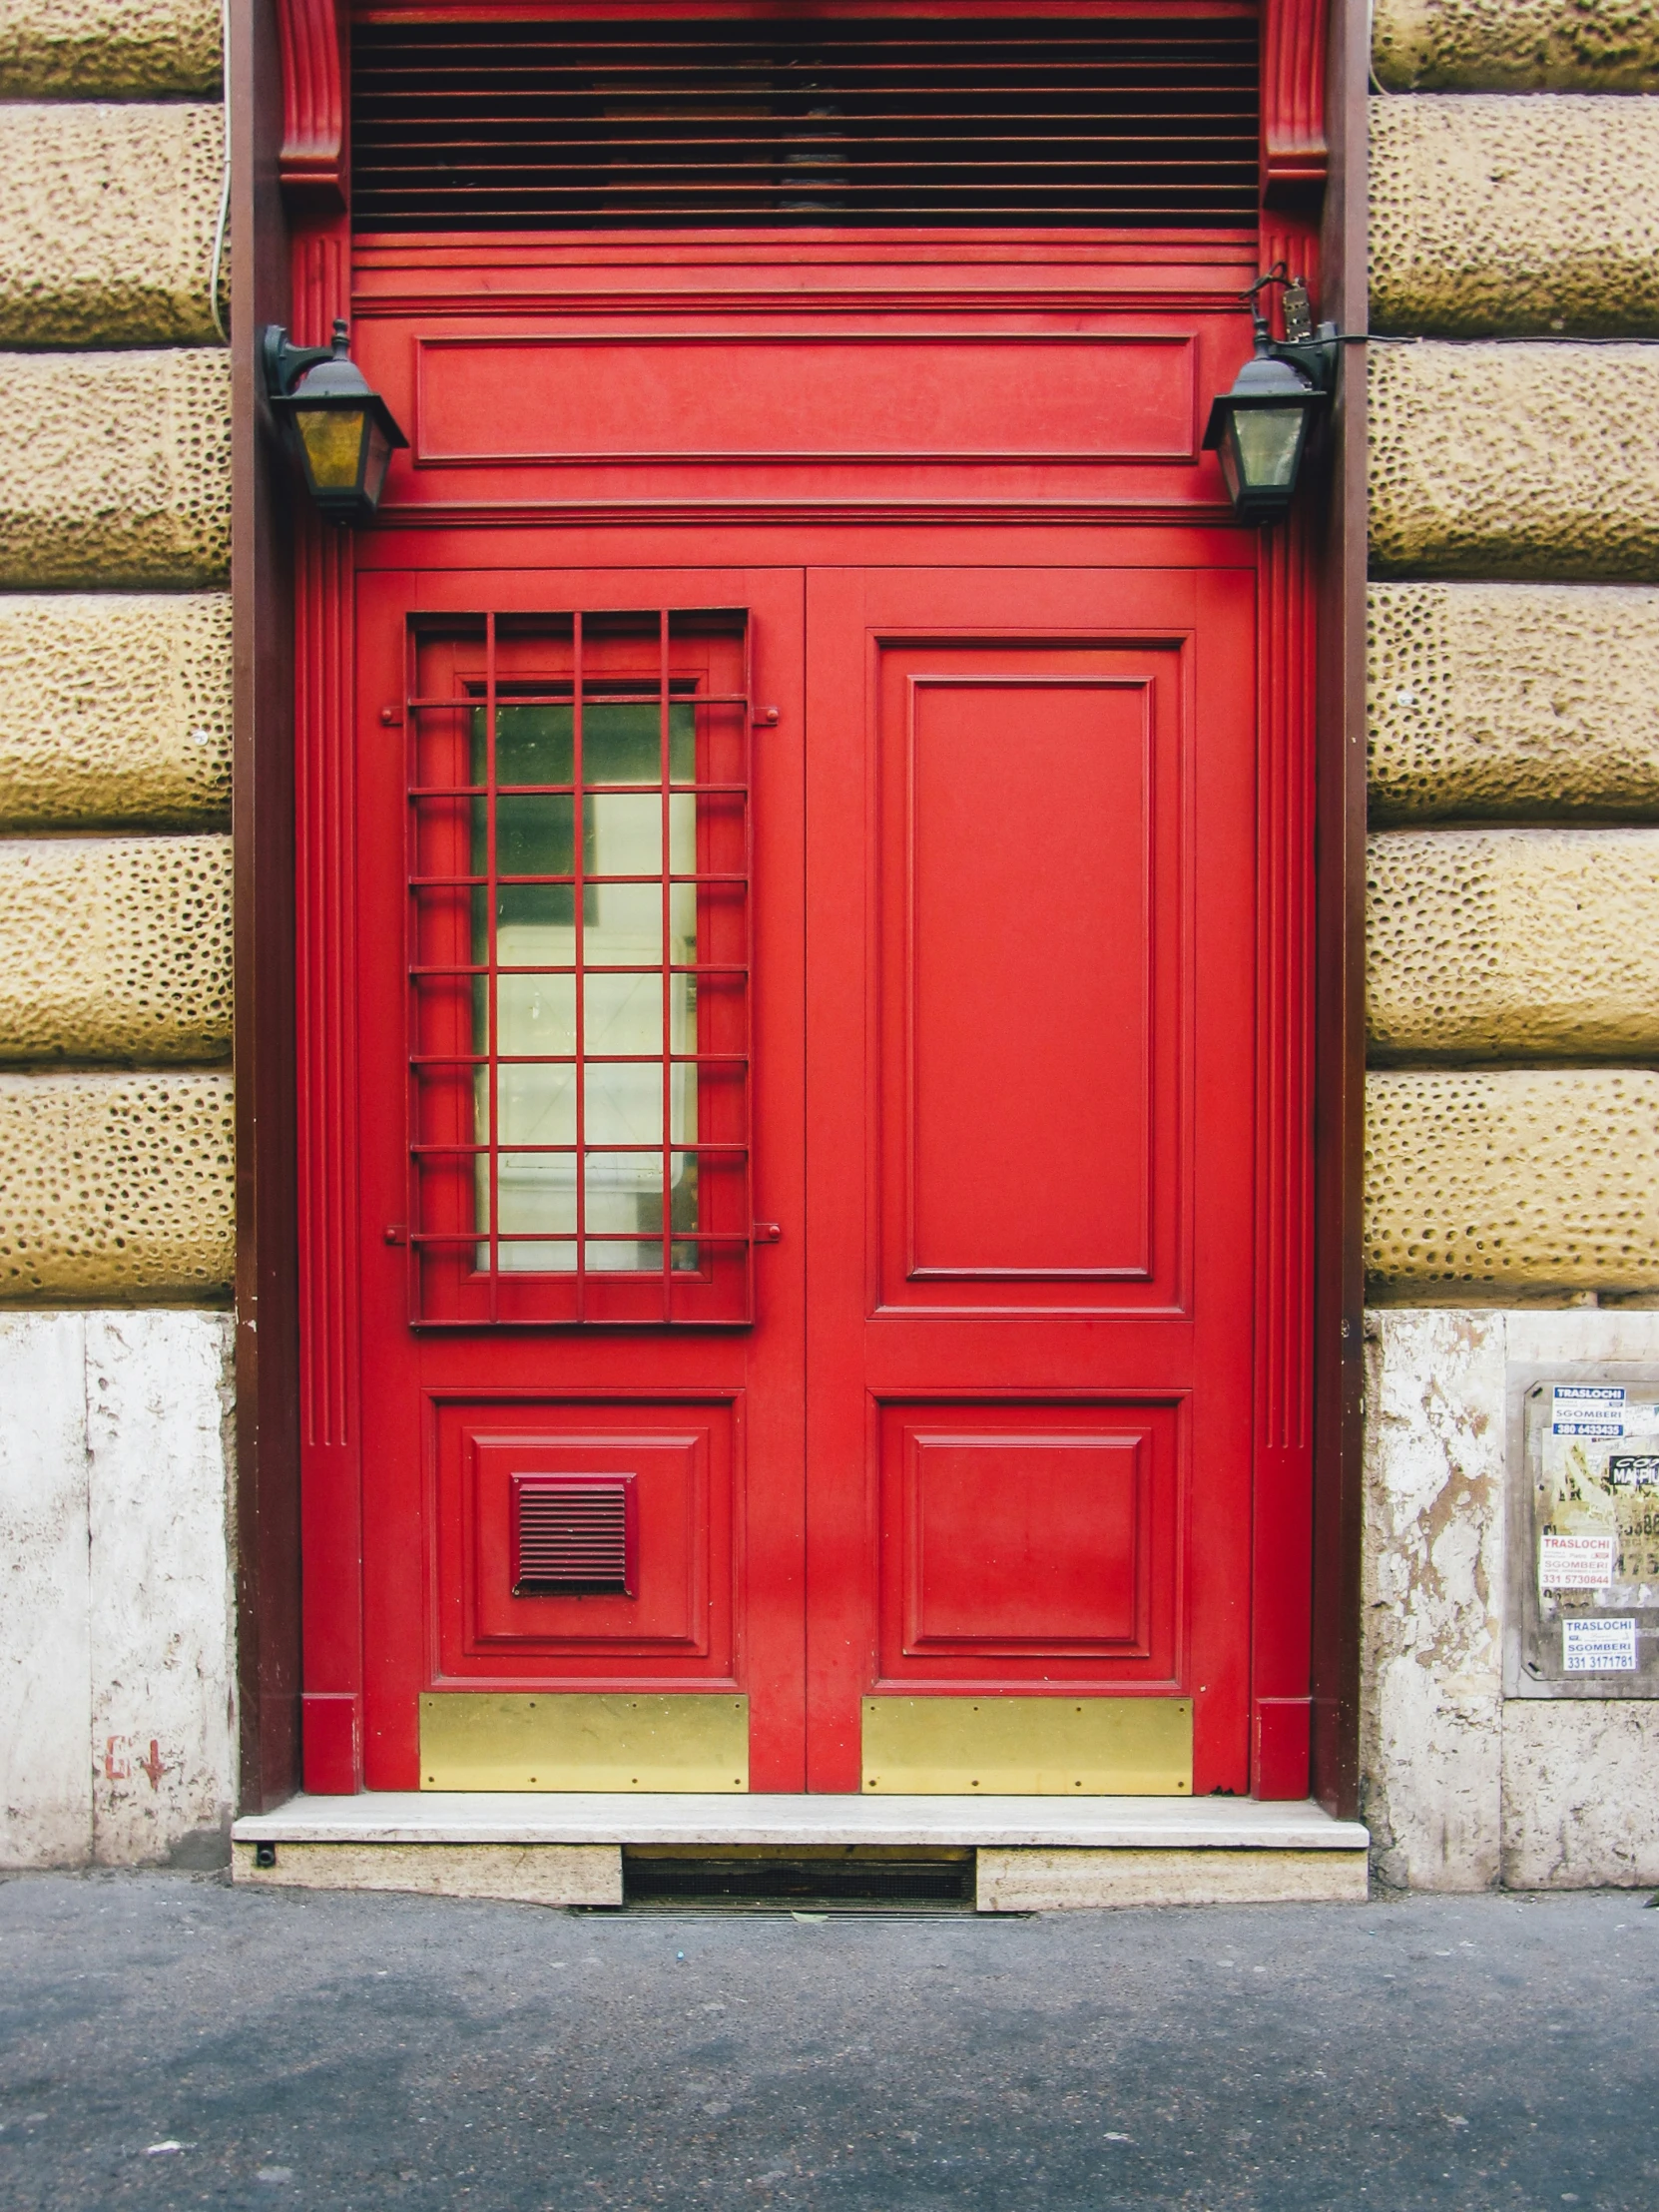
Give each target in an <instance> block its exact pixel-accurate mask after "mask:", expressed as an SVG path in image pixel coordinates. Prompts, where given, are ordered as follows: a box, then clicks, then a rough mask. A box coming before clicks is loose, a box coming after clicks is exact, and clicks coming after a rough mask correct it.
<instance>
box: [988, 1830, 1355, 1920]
mask: <svg viewBox="0 0 1659 2212" xmlns="http://www.w3.org/2000/svg"><path fill="white" fill-rule="evenodd" d="M976 1859H977V1866H976V1870H975V1882H976V1888H977V1904H978V1909H979V1911H980V1912H981V1913H1065V1912H1083V1911H1090V1910H1098V1909H1099V1908H1101V1907H1111V1906H1126V1905H1316V1904H1317V1905H1364V1904H1365V1902H1366V1899H1367V1897H1368V1895H1369V1894H1370V1886H1371V1885H1370V1871H1369V1868H1368V1865H1367V1859H1366V1854H1365V1853H1364V1852H1363V1851H1203V1850H1196V1851H1133V1850H1128V1851H1120V1850H1111V1851H1091V1850H1089V1849H1088V1848H1087V1847H1086V1846H1085V1847H1082V1848H1077V1849H1068V1850H1063V1851H1032V1850H1013V1851H1002V1850H981V1851H980V1852H978V1853H977V1854H976Z"/></svg>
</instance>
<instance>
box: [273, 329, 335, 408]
mask: <svg viewBox="0 0 1659 2212" xmlns="http://www.w3.org/2000/svg"><path fill="white" fill-rule="evenodd" d="M350 335H351V332H350V326H349V324H347V323H346V322H344V321H336V322H335V324H334V335H333V341H332V343H331V344H328V345H295V344H294V342H293V340H292V339H291V338H290V337H289V336H288V334H287V331H286V330H285V329H283V327H282V325H281V324H280V323H279V322H268V323H267V324H266V326H265V328H264V330H263V331H262V332H261V333H260V365H261V366H262V367H263V369H264V370H265V389H266V397H267V398H268V399H286V398H287V397H288V396H289V394H290V393H291V392H292V390H293V387H294V385H295V384H297V383H298V381H299V379H300V377H301V376H303V375H304V373H305V371H306V369H308V368H315V367H316V366H317V365H318V363H319V362H321V361H332V360H343V359H344V358H345V356H346V350H347V346H348V343H349V340H350Z"/></svg>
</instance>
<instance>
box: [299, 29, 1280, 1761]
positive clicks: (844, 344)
mask: <svg viewBox="0 0 1659 2212" xmlns="http://www.w3.org/2000/svg"><path fill="white" fill-rule="evenodd" d="M572 12H581V11H579V10H575V11H572ZM953 12H963V13H969V12H973V11H972V10H971V9H968V8H965V7H964V8H963V9H961V10H960V11H953ZM1138 12H1142V13H1145V12H1148V10H1147V8H1146V7H1145V6H1143V7H1142V9H1141V10H1139V11H1138ZM281 14H282V21H283V24H284V27H285V28H284V35H285V38H286V42H287V43H286V53H285V59H286V64H287V83H288V87H289V101H288V116H287V135H286V140H285V143H284V147H283V151H282V161H281V169H282V176H283V180H284V184H285V186H286V187H287V189H288V192H289V195H290V204H291V206H292V207H293V209H294V211H295V219H294V222H293V237H292V290H293V312H292V321H293V327H294V335H295V336H296V338H298V339H299V340H301V341H304V342H310V341H314V340H316V339H318V338H319V337H320V336H321V335H322V334H324V333H325V331H326V329H327V326H328V324H329V323H330V321H331V320H332V318H333V317H334V316H335V315H336V314H346V315H348V316H349V317H350V318H351V320H352V324H353V350H354V354H355V357H356V358H357V359H358V360H359V362H360V363H361V364H362V365H363V366H364V368H365V370H366V371H367V373H368V374H369V376H370V378H371V380H373V381H374V382H375V383H376V385H377V387H378V388H379V389H381V390H382V391H384V392H385V393H386V395H387V397H388V399H389V400H390V402H391V405H392V407H393V409H394V411H395V412H396V413H397V415H398V417H399V419H400V420H401V421H402V422H403V424H404V426H405V428H407V429H408V430H409V432H410V434H411V437H412V439H413V441H414V442H413V447H412V450H411V452H410V454H409V455H408V456H407V457H400V458H399V459H398V461H397V462H396V463H395V464H394V468H393V472H392V476H391V478H390V481H389V483H388V490H387V497H386V502H385V505H384V508H383V510H382V515H381V518H380V521H379V523H378V524H377V526H376V527H375V528H374V529H373V530H372V531H370V532H367V533H365V534H363V535H362V536H361V537H360V538H358V539H357V540H355V541H352V540H349V539H345V538H342V537H339V536H337V535H335V534H334V533H332V532H329V531H325V530H324V529H323V528H322V527H320V526H318V525H316V524H315V523H314V522H313V521H312V520H311V519H310V518H309V517H304V518H302V519H301V521H300V524H299V527H298V530H297V533H296V536H297V544H296V553H295V591H296V603H297V605H296V642H295V652H296V691H295V699H296V716H295V755H296V830H297V846H298V909H297V923H298V941H297V970H298V982H299V994H300V1004H301V1020H300V1029H299V1039H298V1051H297V1065H296V1078H297V1094H298V1123H299V1188H300V1201H299V1203H300V1300H301V1316H302V1341H303V1361H302V1377H301V1433H302V1444H303V1453H304V1525H303V1544H304V1635H305V1691H304V1725H305V1762H306V1764H305V1773H306V1780H307V1784H308V1786H310V1787H312V1788H321V1789H329V1790H351V1789H355V1788H358V1787H361V1785H362V1778H363V1706H362V1684H363V1676H364V1653H363V1612H362V1561H363V1558H364V1550H365V1543H366V1542H367V1541H368V1540H369V1536H368V1532H367V1531H366V1530H365V1526H364V1518H363V1483H362V1451H363V1434H362V1408H361V1395H360V1375H359V1367H358V1363H359V1342H360V1340H359V1334H358V1319H359V1304H358V1302H359V1299H360V1297H361V1295H362V1287H361V1284H360V1280H359V1272H358V1257H357V1248H356V1225H357V1223H358V1221H359V1218H360V1212H361V1208H360V1194H359V1191H358V1189H357V1185H356V1171H355V1167H354V1163H353V1160H352V1157H351V1150H350V1146H349V1143H348V1142H347V1141H346V1133H347V1131H348V1129H349V1127H350V1123H351V1118H352V1113H353V1110H354V1109H353V1101H354V1099H355V1097H356V1095H357V1087H358V1082H359V1077H360V1072H361V1071H360V1070H359V1068H358V1066H357V1064H356V1050H357V1045H356V1028H355V1022H354V1019H353V1012H352V1006H351V1002H350V989H349V978H350V977H351V975H352V974H353V972H354V969H355V963H356V960H357V957H358V953H359V947H358V945H357V943H356V942H355V938H354V931H355V926H356V923H355V915H356V911H357V907H356V886H355V855H354V850H353V835H352V825H353V822H354V819H355V810H356V792H355V788H354V774H355V771H354V767H353V761H352V755H351V749H350V747H349V746H348V745H345V744H342V743H341V742H340V733H341V732H342V731H344V730H346V729H348V728H349V727H350V722H351V699H352V695H353V692H354V688H355V651H356V648H355V641H354V637H353V621H354V605H355V590H356V580H357V577H358V576H359V575H360V574H367V573H370V572H373V571H378V570H388V571H391V570H397V569H407V568H420V567H425V566H429V565H431V560H432V554H433V551H434V540H433V533H434V532H436V533H442V534H444V535H445V536H446V537H447V535H448V534H449V533H464V534H465V536H466V538H467V540H468V542H469V544H470V546H471V548H472V550H471V552H470V553H469V555H468V565H469V566H474V567H499V568H502V569H523V568H527V567H545V566H548V565H557V566H565V567H568V566H574V565H581V566H583V567H599V566H606V565H620V564H623V563H627V564H628V565H639V566H650V565H655V566H658V567H660V568H664V569H667V568H679V567H685V566H688V565H691V564H693V563H695V564H698V565H714V564H720V565H723V566H741V565H745V564H753V565H766V564H773V563H781V562H788V563H790V564H792V565H801V566H815V565H818V566H830V567H832V566H835V565H837V564H838V563H840V562H841V561H843V560H844V559H845V557H846V549H847V544H848V536H847V533H848V531H849V529H856V530H857V532H858V533H859V549H858V556H857V557H858V558H859V559H860V560H861V561H866V562H871V561H875V562H881V563H886V564H890V565H892V566H895V567H903V566H911V567H935V568H937V567H941V566H952V567H972V566H993V565H1002V564H1007V563H1009V562H1010V561H1013V562H1015V563H1017V564H1018V565H1022V566H1023V565H1027V564H1029V565H1041V566H1054V567H1061V568H1086V567H1091V566H1096V565H1100V564H1102V563H1104V564H1106V565H1117V566H1124V565H1133V564H1139V565H1143V566H1145V567H1147V568H1156V567H1158V566H1159V565H1160V563H1161V562H1162V561H1164V560H1165V559H1167V557H1168V547H1169V544H1170V538H1169V532H1170V531H1171V529H1172V527H1176V526H1178V527H1180V528H1181V530H1182V531H1183V532H1184V533H1187V534H1188V542H1189V543H1195V544H1200V545H1204V544H1207V545H1209V546H1210V547H1211V549H1212V552H1213V558H1214V564H1215V566H1216V567H1217V568H1218V569H1237V568H1238V567H1239V565H1240V562H1241V556H1243V558H1244V560H1245V562H1246V564H1247V565H1249V564H1251V563H1252V562H1253V564H1254V570H1255V579H1256V618H1255V619H1256V645H1257V651H1256V665H1257V685H1258V695H1257V708H1258V712H1257V724H1258V749H1257V788H1256V798H1255V808H1256V829H1257V837H1256V865H1257V878H1256V914H1257V921H1256V937H1255V948H1254V949H1255V960H1256V972H1257V977H1258V995H1257V1005H1256V1010H1255V1016H1254V1020H1255V1038H1254V1054H1253V1074H1252V1078H1251V1080H1252V1088H1253V1098H1254V1124H1255V1131H1256V1135H1255V1140H1254V1141H1255V1150H1256V1161H1255V1200H1254V1207H1255V1219H1254V1250H1255V1259H1254V1270H1255V1282H1256V1295H1255V1306H1256V1311H1257V1313H1258V1315H1259V1316H1260V1317H1261V1325H1260V1327H1259V1330H1258V1333H1257V1340H1256V1349H1255V1353H1254V1376H1253V1382H1252V1385H1251V1387H1252V1396H1253V1412H1252V1422H1253V1430H1254V1461H1255V1464H1254V1479H1253V1493H1252V1508H1251V1509H1252V1525H1253V1530H1254V1534H1253V1537H1252V1541H1251V1561H1252V1564H1251V1568H1250V1586H1249V1592H1248V1606H1249V1614H1250V1621H1251V1627H1250V1631H1249V1637H1248V1647H1249V1675H1250V1709H1251V1714H1252V1722H1251V1744H1250V1786H1251V1787H1252V1788H1253V1789H1254V1790H1255V1791H1256V1793H1257V1794H1258V1795H1262V1796H1269V1797H1283V1796H1293V1797H1295V1796H1301V1795H1304V1794H1305V1793H1306V1790H1307V1787H1308V1731H1309V1694H1310V1693H1309V1646H1310V1597H1311V1573H1312V1568H1311V1547H1312V1469H1311V1450H1312V1402H1311V1400H1312V1320H1311V1298H1312V1251H1311V1245H1312V1187H1311V1162H1310V1159H1309V1153H1308V1142H1307V1131H1308V1128H1309V1124H1310V1116H1311V1102H1312V1095H1311V1084H1312V1030H1313V987H1314V976H1313V956H1312V955H1313V945H1312V920H1313V859H1312V849H1311V825H1312V818H1313V803H1314V789H1313V785H1314V726H1313V682H1314V652H1313V621H1312V579H1311V573H1310V566H1309V556H1308V547H1307V542H1306V539H1305V535H1304V531H1303V526H1302V524H1301V523H1300V522H1297V521H1293V523H1292V524H1291V525H1289V526H1288V528H1286V529H1285V530H1283V531H1280V532H1276V533H1270V534H1267V535H1264V536H1263V537H1261V538H1260V539H1258V540H1255V541H1252V540H1250V539H1247V538H1245V537H1243V535H1242V533H1241V532H1240V531H1239V529H1238V527H1237V526H1236V525H1235V524H1234V522H1233V520H1232V518H1231V515H1230V513H1229V511H1228V509H1227V507H1226V503H1225V499H1224V496H1223V493H1222V489H1221V486H1220V482H1219V477H1218V476H1217V474H1216V471H1215V468H1214V464H1213V462H1212V461H1211V460H1210V459H1209V458H1207V457H1205V456H1202V455H1201V454H1200V453H1199V452H1198V449H1197V436H1198V432H1199V429H1200V428H1201V425H1202V420H1203V414H1204V411H1205V409H1206V408H1207V406H1208V402H1209V398H1210V396H1211V395H1212V393H1213V392H1214V391H1215V390H1217V389H1220V388H1225V385H1226V383H1227V382H1229V381H1230V380H1231V377H1232V374H1233V372H1234V370H1235V369H1236V367H1237V365H1238V363H1239V361H1240V360H1241V359H1242V358H1243V356H1244V354H1245V352H1246V350H1247V349H1248V322H1247V319H1246V317H1245V316H1244V314H1243V312H1242V310H1241V309H1240V307H1239V304H1238V295H1239V293H1240V292H1241V291H1242V290H1243V288H1244V286H1245V284H1246V283H1247V282H1248V281H1249V280H1250V279H1251V278H1252V277H1254V276H1255V274H1256V273H1257V270H1258V268H1259V267H1265V266H1267V264H1268V262H1269V261H1270V260H1272V259H1278V258H1281V257H1283V256H1289V258H1291V259H1292V260H1293V261H1294V262H1295V263H1296V264H1297V266H1299V267H1301V268H1303V269H1306V270H1308V271H1309V273H1310V275H1311V276H1312V277H1314V278H1315V280H1316V285H1317V268H1316V267H1315V266H1314V265H1315V260H1316V241H1315V233H1314V228H1313V218H1314V216H1315V215H1316V214H1317V210H1316V208H1315V205H1314V202H1313V200H1312V199H1311V197H1310V195H1311V194H1313V193H1315V192H1317V188H1318V183H1319V178H1320V173H1321V164H1322V162H1323V139H1322V133H1321V128H1320V120H1319V99H1318V89H1319V86H1318V76H1319V69H1318V65H1319V61H1320V57H1321V56H1322V55H1323V6H1314V5H1304V6H1291V5H1288V4H1287V5H1283V6H1279V5H1270V6H1269V7H1268V8H1267V9H1266V11H1265V17H1264V29H1265V34H1266V35H1265V43H1264V74H1263V83H1264V132H1263V135H1264V183H1265V195H1266V204H1265V209H1264V216H1263V221H1262V225H1261V229H1260V233H1259V235H1258V236H1257V237H1256V238H1255V239H1250V238H1244V237H1240V236H1239V235H1237V234H1235V235H1232V236H1210V237H1205V236H1203V235H1194V234H1186V235H1181V236H1164V237H1161V238H1150V237H1140V238H1137V237H1134V236H1132V235H1116V236H1114V235H1110V234H1090V235H1087V236H1084V235H1080V234H1077V233H1066V234H1054V235H1051V236H1048V237H1041V236H1037V235H1031V234H1010V233H1000V234H979V235H974V234H966V233H962V232H959V231H958V232H952V233H949V234H945V235H935V236H926V237H923V236H919V235H915V234H907V235H904V236H902V237H899V236H895V235H891V234H888V235H865V236H860V237H857V238H848V237H846V236H844V235H842V236H836V235H834V234H831V233H828V232H826V233H813V232H805V231H804V232H800V233H795V234H792V235H790V236H789V237H788V239H787V240H784V241H781V242H772V241H769V240H768V239H767V238H766V237H765V236H764V235H755V234H749V235H746V236H744V237H743V238H741V239H735V238H732V237H722V236H719V235H716V234H681V235H676V236H674V237H672V238H665V237H658V238H646V237H640V236H634V237H629V238H627V239H611V240H601V239H596V238H594V237H591V236H590V237H586V238H583V239H581V240H576V241H559V240H553V239H547V238H539V239H527V238H525V239H521V238H514V237H510V236H509V237H503V236H499V235H498V236H493V237H489V238H485V239H481V240H471V241H459V240H454V239H443V240H421V239H413V238H399V239H376V238H371V237H362V236H359V237H357V238H356V239H355V240H353V239H352V237H351V234H350V232H349V228H348V218H347V212H346V205H345V203H346V197H347V194H348V189H349V186H348V174H347V166H346V160H345V131H344V123H343V117H344V113H345V99H344V63H343V46H342V43H341V24H340V22H339V20H338V18H337V16H336V15H335V12H334V9H333V7H332V6H331V5H330V4H328V0H288V4H287V5H286V6H284V8H283V9H282V11H281ZM941 361H954V362H955V363H957V364H958V367H959V371H960V373H957V374H951V373H948V372H946V373H944V374H940V373H939V372H938V367H939V363H940V362H941ZM740 362H741V364H742V368H741V371H739V370H737V369H734V368H732V367H730V365H729V364H733V363H740ZM1105 363H1110V364H1111V367H1110V370H1109V371H1108V370H1107V369H1105V367H1104V366H1103V364H1105ZM711 364H718V366H717V372H716V373H711ZM631 379H632V381H630V380H631ZM918 381H919V383H920V384H921V385H922V386H923V387H924V388H925V389H926V390H927V391H928V392H929V393H930V394H932V397H933V399H934V401H935V402H936V403H934V404H932V405H930V406H929V407H927V408H925V409H918V408H917V407H916V406H915V405H914V404H913V398H912V395H913V394H914V392H915V391H916V389H917V386H918ZM871 393H879V394H881V395H883V406H882V411H881V413H880V414H879V415H878V414H876V413H875V412H874V411H873V410H872V408H871V407H870V406H868V405H867V404H861V403H854V399H853V398H852V397H850V396H849V395H860V394H861V395H867V394H871ZM642 420H648V421H649V423H650V434H649V435H644V434H642V432H641V428H640V425H641V422H642ZM883 421H884V423H885V425H886V427H885V428H884V429H882V430H881V433H880V435H879V436H878V437H877V436H872V435H871V434H870V426H871V423H872V422H876V423H877V424H878V425H879V424H880V423H881V422H883ZM1011 549H1017V550H1011Z"/></svg>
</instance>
